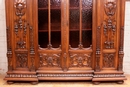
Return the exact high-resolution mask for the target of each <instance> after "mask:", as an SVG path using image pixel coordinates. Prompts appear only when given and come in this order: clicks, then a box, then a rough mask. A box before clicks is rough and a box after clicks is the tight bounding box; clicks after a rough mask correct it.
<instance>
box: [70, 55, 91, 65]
mask: <svg viewBox="0 0 130 87" xmlns="http://www.w3.org/2000/svg"><path fill="white" fill-rule="evenodd" d="M70 58H71V59H70V67H91V53H88V54H70Z"/></svg>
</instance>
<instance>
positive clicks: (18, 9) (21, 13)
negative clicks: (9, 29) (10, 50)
mask: <svg viewBox="0 0 130 87" xmlns="http://www.w3.org/2000/svg"><path fill="white" fill-rule="evenodd" d="M14 8H15V15H16V19H15V23H14V24H15V25H14V31H15V34H16V36H17V40H18V41H17V42H16V45H17V48H21V49H24V48H25V47H26V46H25V45H26V41H25V39H26V32H27V23H26V20H25V16H26V15H25V12H26V0H15V4H14Z"/></svg>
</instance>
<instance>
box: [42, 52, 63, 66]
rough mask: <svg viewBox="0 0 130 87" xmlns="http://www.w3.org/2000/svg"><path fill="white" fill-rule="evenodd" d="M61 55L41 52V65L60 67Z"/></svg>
mask: <svg viewBox="0 0 130 87" xmlns="http://www.w3.org/2000/svg"><path fill="white" fill-rule="evenodd" d="M60 55H61V54H45V53H40V67H60V66H61V65H60Z"/></svg>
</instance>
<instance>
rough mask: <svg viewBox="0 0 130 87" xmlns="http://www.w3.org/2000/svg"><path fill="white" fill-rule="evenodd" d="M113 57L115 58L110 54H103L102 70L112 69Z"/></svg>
mask: <svg viewBox="0 0 130 87" xmlns="http://www.w3.org/2000/svg"><path fill="white" fill-rule="evenodd" d="M114 57H115V54H112V53H108V54H104V55H103V67H104V68H110V67H114V62H115V61H114V60H115V59H114Z"/></svg>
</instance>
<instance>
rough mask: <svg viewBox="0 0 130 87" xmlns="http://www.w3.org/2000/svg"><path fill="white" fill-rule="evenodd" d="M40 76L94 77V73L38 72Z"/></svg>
mask: <svg viewBox="0 0 130 87" xmlns="http://www.w3.org/2000/svg"><path fill="white" fill-rule="evenodd" d="M37 76H38V77H92V76H93V74H76V73H73V74H63V73H59V74H38V75H37Z"/></svg>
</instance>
